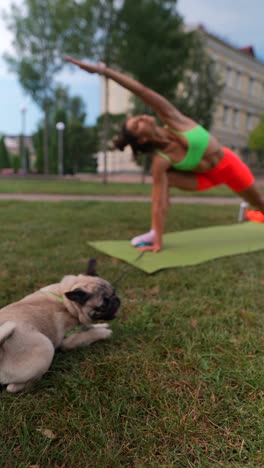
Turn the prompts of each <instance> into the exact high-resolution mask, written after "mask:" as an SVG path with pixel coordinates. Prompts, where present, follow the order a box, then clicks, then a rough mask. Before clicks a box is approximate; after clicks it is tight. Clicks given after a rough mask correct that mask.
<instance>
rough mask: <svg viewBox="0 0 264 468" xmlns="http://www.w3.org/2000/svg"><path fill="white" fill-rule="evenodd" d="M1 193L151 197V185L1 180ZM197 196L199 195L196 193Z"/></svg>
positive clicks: (215, 192)
mask: <svg viewBox="0 0 264 468" xmlns="http://www.w3.org/2000/svg"><path fill="white" fill-rule="evenodd" d="M0 193H38V194H41V193H48V194H65V195H150V194H151V185H150V184H140V183H121V182H114V183H113V182H111V183H108V184H103V183H102V182H100V181H99V182H98V181H97V182H94V181H83V180H77V179H75V180H74V179H62V180H59V179H45V178H35V179H33V178H29V179H26V178H25V179H24V178H23V179H22V178H2V179H1V178H0ZM171 194H172V195H175V196H176V195H184V196H186V195H190V196H193V192H192V193H191V192H183V191H182V190H177V189H172V190H171ZM195 195H196V196H197V193H195ZM199 196H203V197H204V196H205V197H206V196H210V197H217V196H228V197H232V196H234V194H233V193H232V192H231V191H230V190H229V189H228V188H227V187H223V186H222V187H216V188H213V189H212V190H209V191H206V192H200V193H199Z"/></svg>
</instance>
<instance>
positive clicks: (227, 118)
mask: <svg viewBox="0 0 264 468" xmlns="http://www.w3.org/2000/svg"><path fill="white" fill-rule="evenodd" d="M230 114H231V109H230V108H229V107H228V106H224V115H223V124H224V126H225V127H227V126H228V125H229V124H230Z"/></svg>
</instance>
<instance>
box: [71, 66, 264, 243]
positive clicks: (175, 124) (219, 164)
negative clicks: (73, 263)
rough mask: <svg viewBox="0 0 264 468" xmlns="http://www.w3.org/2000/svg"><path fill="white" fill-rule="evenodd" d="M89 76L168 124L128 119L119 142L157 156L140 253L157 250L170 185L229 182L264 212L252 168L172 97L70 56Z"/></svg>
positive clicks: (189, 186)
mask: <svg viewBox="0 0 264 468" xmlns="http://www.w3.org/2000/svg"><path fill="white" fill-rule="evenodd" d="M66 60H68V61H69V62H71V63H73V64H75V65H78V66H79V67H80V68H82V69H83V70H85V71H87V72H89V73H98V74H100V75H104V76H106V77H107V78H110V79H111V80H114V81H116V82H117V83H118V84H120V85H121V86H123V87H124V88H126V89H128V90H129V91H131V92H132V93H134V94H135V95H136V96H138V97H139V98H141V99H142V101H143V102H144V103H145V104H147V105H148V106H150V107H151V108H152V109H153V110H154V111H155V112H156V113H157V114H158V115H159V117H160V119H161V120H162V121H163V122H164V123H165V126H164V127H161V126H158V125H157V123H156V121H155V119H154V118H153V117H151V116H149V115H138V116H135V117H130V118H128V119H127V120H126V121H125V123H124V125H123V127H122V129H121V132H120V134H119V136H118V137H116V138H115V140H114V144H115V146H116V148H119V149H120V150H123V149H124V148H125V146H127V145H130V146H131V148H132V150H133V152H134V154H135V155H137V153H139V152H144V151H145V152H151V154H152V166H151V171H152V176H153V190H152V229H151V231H150V232H149V233H146V234H143V235H141V236H138V237H136V238H134V239H133V240H132V244H133V245H138V244H140V243H142V242H147V243H149V244H151V245H148V246H144V247H140V248H139V250H140V251H145V250H148V251H153V252H158V251H159V250H161V248H162V235H163V232H164V224H165V218H166V214H167V210H168V187H169V186H173V187H177V188H180V189H182V190H190V191H201V190H207V189H209V188H211V187H213V186H215V185H220V184H226V185H228V186H229V187H230V189H231V190H233V191H234V192H236V193H237V194H238V195H239V196H240V197H241V198H243V199H244V200H245V201H247V202H248V203H250V204H252V205H253V206H255V207H256V208H258V209H259V210H260V211H261V212H262V213H263V214H264V198H263V197H262V195H261V194H260V193H259V191H258V190H257V188H256V186H255V182H254V177H253V175H252V173H251V172H250V170H249V168H248V167H247V166H246V165H245V164H244V163H243V162H242V161H241V160H240V158H239V157H238V156H237V155H236V154H235V153H233V152H232V151H231V150H229V149H228V148H223V147H222V146H221V145H220V143H219V142H218V141H217V139H216V138H215V137H214V136H213V135H211V134H210V133H209V132H207V131H206V130H205V129H204V128H203V127H201V126H200V125H198V124H197V123H196V122H195V121H194V120H192V119H190V118H189V117H186V116H185V115H183V114H181V112H179V111H178V110H177V109H176V108H175V107H174V106H173V105H172V104H171V103H170V102H169V101H168V100H167V99H165V98H164V97H162V96H161V95H160V94H158V93H156V92H155V91H153V90H151V89H150V88H147V87H146V86H144V85H143V84H141V83H139V82H138V81H136V80H134V79H132V78H130V77H128V76H126V75H124V74H122V73H119V72H117V71H115V70H113V69H111V68H109V67H106V66H105V65H104V64H90V63H88V64H87V63H83V62H81V61H79V60H75V59H73V58H72V57H66Z"/></svg>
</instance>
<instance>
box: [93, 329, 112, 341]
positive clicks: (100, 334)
mask: <svg viewBox="0 0 264 468" xmlns="http://www.w3.org/2000/svg"><path fill="white" fill-rule="evenodd" d="M94 331H96V339H97V340H106V339H107V338H110V336H111V335H112V333H113V332H112V330H111V329H110V328H108V327H99V328H96V330H94Z"/></svg>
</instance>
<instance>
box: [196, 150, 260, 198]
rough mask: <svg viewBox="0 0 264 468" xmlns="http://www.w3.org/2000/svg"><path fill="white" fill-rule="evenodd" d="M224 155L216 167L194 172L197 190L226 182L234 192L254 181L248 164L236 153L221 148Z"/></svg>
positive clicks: (244, 188)
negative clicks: (206, 170)
mask: <svg viewBox="0 0 264 468" xmlns="http://www.w3.org/2000/svg"><path fill="white" fill-rule="evenodd" d="M223 150H224V156H223V158H222V159H221V161H220V163H219V164H218V166H217V167H215V168H214V169H212V170H211V171H208V172H203V173H197V172H196V173H195V175H196V177H197V182H198V188H197V190H198V191H202V190H208V189H209V188H211V187H214V186H215V185H221V184H226V185H228V187H230V188H231V190H233V191H234V192H242V191H243V190H246V189H248V188H249V187H250V186H251V185H252V184H253V183H254V176H253V174H252V172H251V171H250V169H249V168H248V166H247V165H246V164H245V163H243V161H241V159H240V158H239V157H238V156H237V154H236V153H234V152H233V151H231V150H230V149H229V148H223Z"/></svg>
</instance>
